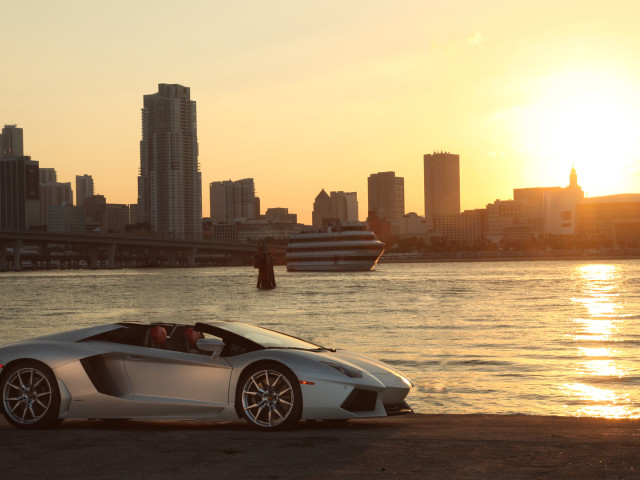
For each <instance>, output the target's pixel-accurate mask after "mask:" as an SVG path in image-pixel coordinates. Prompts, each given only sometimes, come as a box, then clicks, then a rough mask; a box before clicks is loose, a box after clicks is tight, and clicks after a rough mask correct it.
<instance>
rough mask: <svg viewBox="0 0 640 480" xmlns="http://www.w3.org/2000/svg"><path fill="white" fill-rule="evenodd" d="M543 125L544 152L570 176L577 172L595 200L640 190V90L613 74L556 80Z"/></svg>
mask: <svg viewBox="0 0 640 480" xmlns="http://www.w3.org/2000/svg"><path fill="white" fill-rule="evenodd" d="M537 125H538V128H537V132H536V136H537V139H536V140H537V141H536V143H537V144H538V147H539V152H540V153H541V154H542V155H543V156H544V157H546V158H547V159H548V160H549V161H551V162H553V163H554V164H556V165H558V166H559V167H560V166H561V168H562V169H563V171H564V172H565V173H566V171H567V169H568V168H570V166H571V165H573V166H575V168H576V170H577V171H578V174H579V179H580V183H581V184H582V185H583V187H585V191H587V193H589V194H590V196H596V195H607V194H614V193H629V192H630V190H629V189H632V191H634V192H635V191H637V190H638V185H636V184H635V183H636V182H637V179H638V176H637V175H638V172H639V171H640V168H639V167H640V91H639V90H638V89H637V88H634V87H632V86H630V85H628V84H626V83H625V82H624V81H621V80H620V79H619V78H614V77H613V76H612V75H611V74H602V73H594V72H576V73H572V74H565V75H560V76H557V77H554V78H553V79H551V80H550V81H548V82H547V83H546V89H545V92H544V99H543V101H542V102H541V108H539V110H538V114H537ZM634 179H635V180H636V182H634ZM634 187H635V188H634Z"/></svg>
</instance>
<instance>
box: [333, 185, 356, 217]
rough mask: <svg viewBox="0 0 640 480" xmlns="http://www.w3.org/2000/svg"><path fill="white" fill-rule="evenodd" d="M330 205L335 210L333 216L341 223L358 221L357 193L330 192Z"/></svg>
mask: <svg viewBox="0 0 640 480" xmlns="http://www.w3.org/2000/svg"><path fill="white" fill-rule="evenodd" d="M331 203H332V204H333V209H334V210H335V216H336V217H337V218H339V219H340V221H341V222H357V221H358V193H357V192H342V191H340V192H331Z"/></svg>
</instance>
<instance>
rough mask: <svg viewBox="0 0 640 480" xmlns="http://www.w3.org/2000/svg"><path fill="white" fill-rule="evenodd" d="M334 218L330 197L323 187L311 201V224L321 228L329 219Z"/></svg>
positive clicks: (334, 213)
mask: <svg viewBox="0 0 640 480" xmlns="http://www.w3.org/2000/svg"><path fill="white" fill-rule="evenodd" d="M333 220H336V212H335V209H334V208H333V203H331V197H329V195H327V192H325V191H324V188H323V189H322V190H321V191H320V193H319V194H318V195H316V199H315V201H314V202H313V212H312V214H311V224H312V225H313V226H314V227H316V228H323V227H324V226H325V224H326V223H327V222H328V221H329V222H330V221H333Z"/></svg>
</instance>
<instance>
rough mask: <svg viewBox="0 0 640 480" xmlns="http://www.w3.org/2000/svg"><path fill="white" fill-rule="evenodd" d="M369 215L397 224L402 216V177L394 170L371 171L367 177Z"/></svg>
mask: <svg viewBox="0 0 640 480" xmlns="http://www.w3.org/2000/svg"><path fill="white" fill-rule="evenodd" d="M368 186H369V189H368V192H369V216H372V214H373V216H375V217H376V218H377V219H379V220H386V221H388V222H391V226H392V228H393V227H394V225H399V224H400V223H401V222H402V218H403V216H404V178H403V177H396V174H395V172H379V173H372V174H371V175H369V179H368Z"/></svg>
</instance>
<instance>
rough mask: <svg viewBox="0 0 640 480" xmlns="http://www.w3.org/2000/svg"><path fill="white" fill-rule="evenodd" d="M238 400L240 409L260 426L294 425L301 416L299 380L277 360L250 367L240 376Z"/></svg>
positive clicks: (253, 424) (277, 427)
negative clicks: (276, 361)
mask: <svg viewBox="0 0 640 480" xmlns="http://www.w3.org/2000/svg"><path fill="white" fill-rule="evenodd" d="M236 402H237V403H236V405H239V407H240V408H239V413H240V414H241V415H242V416H243V417H244V418H245V419H246V420H247V421H248V422H249V423H250V424H251V425H252V426H254V427H257V428H260V429H271V430H283V429H286V428H291V427H292V426H293V425H295V424H296V423H298V421H299V420H300V417H301V416H302V392H301V390H300V382H299V381H298V379H297V378H296V376H295V375H294V373H293V372H292V371H291V370H289V369H288V368H286V367H285V366H284V365H280V364H277V363H263V364H260V365H256V366H254V367H251V368H249V369H248V370H247V371H246V372H245V373H244V375H243V376H242V379H241V380H240V383H239V388H238V393H237V397H236Z"/></svg>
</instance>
